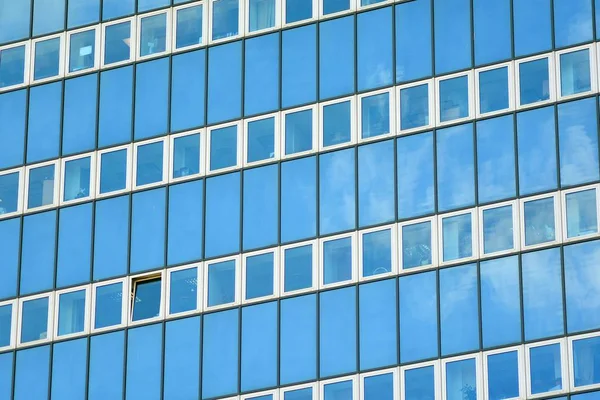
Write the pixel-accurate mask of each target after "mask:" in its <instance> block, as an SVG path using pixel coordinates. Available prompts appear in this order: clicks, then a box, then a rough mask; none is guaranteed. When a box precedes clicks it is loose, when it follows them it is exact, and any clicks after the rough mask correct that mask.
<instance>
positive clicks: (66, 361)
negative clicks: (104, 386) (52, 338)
mask: <svg viewBox="0 0 600 400" xmlns="http://www.w3.org/2000/svg"><path fill="white" fill-rule="evenodd" d="M87 345H88V340H87V338H82V339H77V340H71V341H68V342H62V343H56V344H55V345H54V348H53V351H52V393H51V397H52V398H55V399H65V400H78V399H83V398H85V392H86V367H87Z"/></svg>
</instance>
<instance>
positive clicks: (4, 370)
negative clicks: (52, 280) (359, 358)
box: [0, 352, 312, 400]
mask: <svg viewBox="0 0 600 400" xmlns="http://www.w3.org/2000/svg"><path fill="white" fill-rule="evenodd" d="M13 357H14V353H13V352H7V353H3V354H0V395H1V396H2V397H3V398H6V399H9V398H10V396H11V395H12V393H11V392H12V383H13ZM290 399H293V398H292V397H290V398H289V399H287V400H290ZM293 400H305V399H303V398H298V399H293ZM306 400H312V395H311V396H310V397H309V398H308V399H306Z"/></svg>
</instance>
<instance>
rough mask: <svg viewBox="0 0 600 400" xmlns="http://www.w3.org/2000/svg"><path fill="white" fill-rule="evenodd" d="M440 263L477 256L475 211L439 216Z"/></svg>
mask: <svg viewBox="0 0 600 400" xmlns="http://www.w3.org/2000/svg"><path fill="white" fill-rule="evenodd" d="M438 224H439V226H438V229H439V235H440V236H441V239H442V240H441V242H440V254H441V260H440V262H441V263H449V262H454V261H458V260H461V261H462V260H465V259H471V258H473V257H476V256H477V247H476V245H477V231H476V229H477V219H476V214H475V211H468V212H465V211H457V212H455V213H451V214H446V215H442V216H439V222H438Z"/></svg>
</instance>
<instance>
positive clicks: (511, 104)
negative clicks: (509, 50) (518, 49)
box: [474, 61, 515, 119]
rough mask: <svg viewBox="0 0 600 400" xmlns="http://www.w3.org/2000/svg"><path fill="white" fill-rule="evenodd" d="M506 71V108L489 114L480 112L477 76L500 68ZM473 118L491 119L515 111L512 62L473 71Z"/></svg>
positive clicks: (513, 64) (513, 68)
mask: <svg viewBox="0 0 600 400" xmlns="http://www.w3.org/2000/svg"><path fill="white" fill-rule="evenodd" d="M505 67H506V68H507V69H508V78H507V79H508V108H503V109H501V110H496V111H489V112H481V104H480V103H479V101H480V96H479V95H480V91H479V83H480V81H479V75H480V74H481V73H482V72H488V71H493V70H495V69H500V68H505ZM474 103H475V118H478V119H479V118H484V117H491V116H493V115H499V114H505V113H507V112H511V111H514V110H515V63H514V61H509V62H506V63H501V64H494V65H489V66H487V67H483V68H478V69H476V70H475V101H474Z"/></svg>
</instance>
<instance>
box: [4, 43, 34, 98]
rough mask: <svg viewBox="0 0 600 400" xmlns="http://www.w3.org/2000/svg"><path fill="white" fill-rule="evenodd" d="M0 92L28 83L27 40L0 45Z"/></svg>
mask: <svg viewBox="0 0 600 400" xmlns="http://www.w3.org/2000/svg"><path fill="white" fill-rule="evenodd" d="M0 59H1V60H2V62H1V63H0V92H3V91H5V90H12V89H16V88H20V87H23V86H26V85H27V84H28V83H29V42H28V41H27V42H20V43H13V44H9V45H6V46H0Z"/></svg>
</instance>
